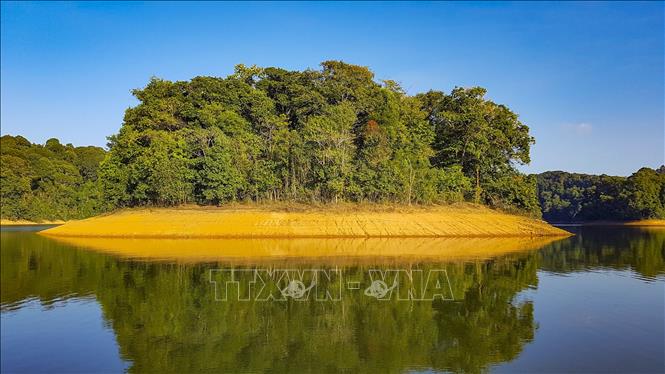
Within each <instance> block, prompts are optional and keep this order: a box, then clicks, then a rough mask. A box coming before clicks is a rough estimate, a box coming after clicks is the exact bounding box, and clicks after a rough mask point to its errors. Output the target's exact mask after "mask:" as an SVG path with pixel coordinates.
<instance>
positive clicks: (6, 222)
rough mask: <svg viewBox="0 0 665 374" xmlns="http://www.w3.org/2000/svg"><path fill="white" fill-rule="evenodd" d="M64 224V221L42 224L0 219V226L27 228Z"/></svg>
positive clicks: (43, 222) (44, 222)
mask: <svg viewBox="0 0 665 374" xmlns="http://www.w3.org/2000/svg"><path fill="white" fill-rule="evenodd" d="M63 223H65V221H42V222H33V221H26V220H16V221H12V220H8V219H0V226H27V225H60V224H63Z"/></svg>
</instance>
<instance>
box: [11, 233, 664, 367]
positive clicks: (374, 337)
mask: <svg viewBox="0 0 665 374" xmlns="http://www.w3.org/2000/svg"><path fill="white" fill-rule="evenodd" d="M568 229H571V230H575V231H576V233H577V235H576V236H574V237H571V238H567V239H563V240H560V241H556V242H554V243H550V244H547V245H544V246H543V247H542V248H540V249H537V250H531V251H526V252H518V253H507V254H504V255H498V256H496V257H494V258H491V259H483V260H480V259H479V260H456V261H450V260H445V259H442V260H441V261H432V260H428V261H424V262H419V261H416V260H409V261H408V262H407V263H405V262H399V261H394V260H391V261H388V262H385V261H379V260H377V261H376V263H372V262H368V261H367V260H365V261H363V262H358V263H354V261H344V262H341V263H335V262H334V261H331V262H328V261H322V262H320V263H317V262H309V263H307V262H302V261H300V262H298V263H291V262H284V263H271V264H260V263H251V262H250V263H248V262H247V261H244V262H242V263H233V261H231V262H229V261H227V262H224V263H215V262H206V263H183V262H181V261H177V262H176V261H172V262H170V261H159V262H155V261H140V260H136V259H128V258H121V257H118V256H115V255H111V254H106V253H102V252H99V251H92V250H87V249H85V248H82V247H74V246H71V245H68V244H61V243H60V242H56V241H54V240H52V239H48V238H45V237H42V236H40V235H38V234H35V233H34V232H25V231H13V232H8V231H3V232H2V233H1V234H0V235H1V252H0V253H1V273H0V274H1V283H0V285H1V311H2V312H1V327H2V329H1V364H2V367H1V369H2V372H44V371H55V372H99V371H103V372H117V371H133V372H163V371H171V372H182V373H186V372H196V371H227V372H228V371H231V372H263V371H276V372H285V371H288V372H297V373H300V372H335V371H347V372H404V371H452V372H478V371H499V372H663V371H665V326H664V325H665V230H662V229H649V230H642V229H637V228H621V227H607V228H602V227H589V228H568ZM133 245H136V244H133ZM264 267H268V268H269V269H272V270H274V269H278V268H289V269H300V270H304V269H323V270H326V271H330V272H329V273H327V274H328V275H330V274H333V276H331V278H329V279H328V281H327V283H326V282H325V281H322V282H320V283H319V284H318V285H321V287H322V288H323V287H324V286H327V287H329V289H330V290H332V293H331V294H330V295H332V296H331V297H332V298H333V299H335V298H337V297H339V300H326V301H317V300H316V298H315V297H311V298H309V299H308V300H305V301H302V300H295V299H293V298H288V297H287V298H286V300H283V301H279V300H270V301H256V300H250V301H243V300H238V299H239V298H240V296H241V294H242V295H244V294H245V293H246V292H248V291H251V290H252V286H251V285H249V286H248V285H247V284H249V283H248V282H249V281H250V278H247V276H245V275H239V276H238V278H235V279H236V280H238V282H239V283H238V284H239V286H238V288H236V289H233V287H231V288H232V289H233V290H235V291H233V290H232V291H229V293H228V294H227V295H226V296H227V300H226V301H223V300H219V299H220V294H219V293H218V292H220V291H219V290H216V288H215V285H216V284H213V283H211V282H210V281H211V279H213V280H215V279H216V278H214V277H213V278H211V270H213V269H230V268H235V269H236V270H242V269H244V270H251V269H261V268H264ZM391 269H392V270H399V269H406V270H414V269H415V270H420V271H422V272H421V273H419V274H438V275H437V276H436V277H434V278H431V279H432V280H436V282H434V281H432V282H429V281H427V282H423V283H417V282H415V281H414V283H413V284H412V286H413V288H407V287H403V288H397V289H396V290H400V291H395V292H394V293H386V294H384V296H383V297H382V298H380V299H377V298H376V296H378V295H379V294H380V293H381V291H382V290H381V288H380V287H379V289H378V291H377V289H376V288H374V289H372V290H373V291H372V290H370V288H371V286H372V284H373V282H374V281H376V280H377V279H382V280H385V282H384V284H383V285H384V286H385V285H388V286H390V285H393V284H394V283H393V282H391V281H390V280H389V277H387V278H377V276H376V274H384V273H382V272H381V271H385V272H386V273H385V274H389V272H388V271H389V270H391ZM440 270H445V273H442V272H440ZM377 271H379V272H378V273H377ZM213 273H214V272H213ZM220 274H221V273H220ZM239 274H250V272H247V271H245V272H240V273H239ZM272 274H273V275H275V274H277V272H273V273H272ZM441 274H445V277H441ZM437 277H438V278H437ZM287 278H288V277H287ZM251 279H256V278H251ZM284 279H286V278H284ZM294 279H295V278H294ZM301 279H303V280H306V279H305V278H301ZM414 279H415V278H414ZM428 279H429V278H428ZM218 280H220V281H221V278H219V279H218ZM337 281H339V284H341V285H342V286H343V287H342V289H341V291H340V292H339V293H337V292H336V291H335V290H336V288H335V287H334V286H335V285H336V284H338V283H336V282H337ZM439 281H441V282H439ZM220 284H221V283H220ZM289 284H290V283H289ZM303 284H304V285H308V284H309V283H308V282H303V283H301V285H303ZM283 285H284V283H279V282H276V283H275V284H268V287H273V288H275V287H276V286H279V287H280V288H281V287H282V286H283ZM331 285H332V286H331ZM356 286H357V289H355V288H356ZM254 287H256V285H254ZM330 287H331V288H330ZM400 287H402V286H400ZM277 290H278V291H279V289H277ZM314 290H318V288H316V289H314ZM368 290H369V291H368ZM408 290H416V291H414V294H413V295H415V294H418V295H421V296H423V295H428V293H427V292H429V291H432V290H434V291H436V292H434V293H433V295H437V292H439V291H440V295H441V296H442V297H436V296H435V297H434V301H410V300H401V299H400V296H405V295H406V297H407V298H408V296H409V295H408ZM437 290H438V291H437ZM272 291H274V290H272ZM297 291H298V289H297V287H296V289H295V291H294V292H296V293H297ZM300 291H304V290H303V289H300ZM383 291H387V289H386V288H385V287H384V289H383ZM420 291H422V292H423V293H422V294H420V293H419V292H420ZM234 292H235V293H234ZM316 292H318V293H317V294H316V295H319V296H321V295H323V298H325V297H326V294H325V293H323V294H322V293H321V292H320V290H319V291H316ZM372 292H374V293H372ZM376 292H378V293H379V294H377V293H376ZM269 294H270V295H277V296H276V297H277V298H279V293H270V292H269ZM282 295H283V294H282ZM316 295H315V296H316ZM330 295H329V296H330ZM413 295H412V296H413ZM429 295H432V294H429ZM216 299H217V300H216Z"/></svg>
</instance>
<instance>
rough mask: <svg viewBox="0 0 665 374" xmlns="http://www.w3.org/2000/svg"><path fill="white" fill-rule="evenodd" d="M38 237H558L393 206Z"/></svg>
mask: <svg viewBox="0 0 665 374" xmlns="http://www.w3.org/2000/svg"><path fill="white" fill-rule="evenodd" d="M42 234H44V235H52V236H70V237H122V238H150V237H152V238H333V237H349V238H351V237H365V238H366V237H506V236H508V237H510V236H562V235H569V234H568V233H567V232H566V231H564V230H561V229H558V228H556V227H553V226H551V225H549V224H547V223H546V222H544V221H540V220H536V219H531V218H527V217H522V216H516V215H509V214H503V213H499V212H496V211H493V210H490V209H487V208H484V207H477V206H469V205H462V206H446V207H426V208H424V207H421V208H399V209H374V210H370V209H338V208H326V209H311V210H296V211H287V210H279V209H273V208H265V207H252V206H249V207H232V208H175V209H168V208H162V209H132V210H125V211H120V212H116V213H114V214H110V215H104V216H98V217H93V218H89V219H85V220H80V221H71V222H67V223H66V224H64V225H62V226H58V227H54V228H51V229H49V230H45V231H42Z"/></svg>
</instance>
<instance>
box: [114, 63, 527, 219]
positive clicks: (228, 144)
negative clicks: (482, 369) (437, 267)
mask: <svg viewBox="0 0 665 374" xmlns="http://www.w3.org/2000/svg"><path fill="white" fill-rule="evenodd" d="M484 94H485V90H484V89H482V88H472V89H461V88H458V89H455V90H454V91H453V92H452V93H451V94H450V95H447V94H444V93H442V92H437V93H434V92H430V93H428V94H426V95H419V96H409V95H407V94H406V93H405V92H404V91H403V90H402V89H401V88H400V87H399V85H398V84H397V83H395V82H394V81H384V82H383V83H378V82H376V81H375V79H374V74H373V73H372V72H371V71H370V70H369V69H368V68H366V67H363V66H356V65H350V64H346V63H344V62H341V61H326V62H323V63H322V64H321V70H305V71H287V70H284V69H280V68H275V67H269V68H260V67H256V66H252V67H246V66H244V65H238V66H237V67H236V71H235V73H234V74H232V75H230V76H228V77H226V78H214V77H196V78H194V79H192V80H190V81H179V82H170V81H165V80H161V79H156V78H153V79H152V80H151V81H150V82H149V83H148V85H147V86H146V87H145V88H143V89H140V90H135V91H134V95H135V96H136V97H137V99H138V100H139V102H140V103H139V104H138V105H137V106H135V107H133V108H130V109H128V110H127V112H126V114H125V119H124V122H123V125H122V127H121V129H120V132H119V133H118V134H117V135H114V136H112V137H111V138H110V142H109V148H110V151H109V155H108V157H107V158H106V159H105V161H104V162H103V164H102V166H101V176H102V178H101V179H102V182H101V185H102V189H103V192H104V194H105V196H108V200H109V201H113V205H114V206H135V205H175V204H181V203H198V204H223V203H225V202H229V201H246V200H252V201H262V200H289V201H293V200H295V201H303V202H337V201H342V200H343V201H372V202H397V203H405V204H411V203H433V202H450V201H460V200H464V199H465V198H472V197H473V196H474V191H475V192H480V191H482V192H481V193H480V196H481V197H482V201H480V200H479V202H483V203H486V204H489V205H492V206H495V207H502V208H514V209H518V210H523V211H530V212H534V211H537V201H536V199H535V186H534V184H533V183H532V181H531V180H530V179H529V178H528V177H526V176H524V175H521V174H520V173H518V172H517V170H516V169H515V168H514V165H513V163H526V162H529V145H530V144H531V143H532V142H533V139H532V138H531V137H530V136H529V133H528V127H526V126H525V125H523V124H522V123H521V122H519V120H518V119H517V115H516V114H514V113H513V112H511V111H510V110H509V109H508V108H506V107H505V106H502V105H497V104H494V103H493V102H491V101H488V100H486V99H485V98H484ZM471 181H473V183H471ZM472 184H473V185H474V187H473V188H472Z"/></svg>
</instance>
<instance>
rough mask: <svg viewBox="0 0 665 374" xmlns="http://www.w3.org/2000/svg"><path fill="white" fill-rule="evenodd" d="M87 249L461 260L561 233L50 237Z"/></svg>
mask: <svg viewBox="0 0 665 374" xmlns="http://www.w3.org/2000/svg"><path fill="white" fill-rule="evenodd" d="M53 240H56V241H58V242H62V243H64V244H68V245H73V246H75V247H80V248H83V249H87V250H90V249H91V250H94V251H98V252H103V253H108V254H113V255H117V256H120V257H124V258H131V259H138V260H150V261H153V260H164V261H174V262H180V263H195V262H232V263H252V264H254V263H264V262H279V261H282V260H284V261H288V262H293V261H297V262H312V261H316V262H317V263H321V262H324V263H327V264H348V263H365V262H368V263H372V264H376V263H378V262H390V263H396V262H399V263H404V262H423V261H440V262H448V261H465V260H478V259H487V258H493V257H496V256H500V255H504V254H509V253H515V252H521V251H528V250H534V249H538V248H541V247H542V246H544V245H546V244H548V243H551V242H553V241H556V240H561V237H554V236H549V237H510V238H508V237H503V238H328V239H314V238H300V239H150V238H138V239H127V238H83V237H54V238H53Z"/></svg>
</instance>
